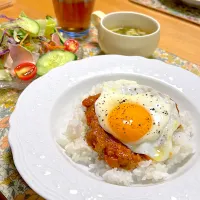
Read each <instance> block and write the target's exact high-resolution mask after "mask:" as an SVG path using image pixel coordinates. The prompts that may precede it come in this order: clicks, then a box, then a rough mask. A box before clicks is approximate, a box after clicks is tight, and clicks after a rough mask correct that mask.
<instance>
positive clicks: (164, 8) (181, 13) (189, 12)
mask: <svg viewBox="0 0 200 200" xmlns="http://www.w3.org/2000/svg"><path fill="white" fill-rule="evenodd" d="M129 1H132V2H135V3H138V4H140V5H143V6H147V7H149V8H152V9H155V10H159V11H161V12H165V13H167V14H170V15H174V16H176V17H179V18H182V19H185V20H187V21H190V22H193V23H196V24H199V25H200V8H199V9H198V8H193V7H191V6H188V5H186V4H184V3H182V2H181V0H129Z"/></svg>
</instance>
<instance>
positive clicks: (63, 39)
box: [55, 28, 65, 44]
mask: <svg viewBox="0 0 200 200" xmlns="http://www.w3.org/2000/svg"><path fill="white" fill-rule="evenodd" d="M55 31H56V33H57V34H58V36H59V38H60V41H61V42H62V43H63V44H64V43H65V38H63V36H62V35H61V33H59V31H58V29H57V28H55Z"/></svg>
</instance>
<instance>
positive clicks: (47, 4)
mask: <svg viewBox="0 0 200 200" xmlns="http://www.w3.org/2000/svg"><path fill="white" fill-rule="evenodd" d="M95 10H102V11H103V12H105V13H109V12H113V11H122V10H123V11H136V12H141V13H144V14H147V15H150V16H152V17H154V18H155V19H157V20H158V21H159V22H160V24H161V39H160V44H159V47H160V48H163V49H165V50H167V51H169V52H171V53H174V54H176V55H178V56H180V57H182V58H184V59H186V60H189V61H191V62H194V63H196V64H200V55H199V52H200V26H198V25H195V24H192V23H190V22H187V21H184V20H182V19H178V18H176V17H173V16H171V15H167V14H164V13H160V12H158V11H154V10H151V9H149V8H146V7H143V6H140V5H137V4H135V3H131V2H129V1H128V0H96V4H95ZM21 11H24V12H25V13H26V14H27V15H28V16H30V17H33V18H42V17H45V16H46V15H47V14H48V15H52V16H55V14H54V10H53V5H52V2H51V0H40V1H35V0H16V2H15V4H14V6H12V7H10V8H7V9H4V10H2V11H1V13H2V14H6V15H8V16H10V17H17V16H18V15H19V13H20V12H21Z"/></svg>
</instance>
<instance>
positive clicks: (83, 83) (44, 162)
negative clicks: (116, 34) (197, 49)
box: [8, 55, 200, 200]
mask: <svg viewBox="0 0 200 200" xmlns="http://www.w3.org/2000/svg"><path fill="white" fill-rule="evenodd" d="M117 79H129V80H136V81H138V82H140V83H143V84H146V85H148V86H150V87H154V88H155V89H157V90H159V91H161V92H165V93H167V94H168V95H170V96H171V97H172V98H173V99H174V100H175V101H176V102H177V103H178V104H179V106H180V109H187V110H188V111H189V112H190V113H191V114H192V120H193V123H194V126H195V133H198V132H199V131H200V127H199V122H198V119H199V117H200V106H199V101H200V90H199V85H200V79H199V77H197V76H196V75H194V74H192V73H190V72H188V71H186V70H184V69H181V68H178V67H175V66H171V65H168V64H165V63H163V62H161V61H157V60H153V59H145V58H142V57H126V56H117V55H107V56H106V55H105V56H97V57H91V58H86V59H83V60H80V61H73V62H70V63H67V64H65V65H63V66H62V67H59V68H55V69H52V70H51V71H50V72H49V73H47V74H46V75H44V76H42V77H41V78H39V79H37V80H35V81H33V83H31V84H30V85H29V86H28V87H27V88H26V89H25V90H24V91H23V93H22V94H21V96H20V97H19V100H18V102H17V105H16V108H15V111H14V112H13V114H12V116H11V118H10V131H9V136H8V138H9V143H10V145H11V149H12V152H13V158H14V162H15V165H16V167H17V170H18V171H19V173H20V174H21V176H22V177H23V179H24V180H25V181H26V182H27V183H28V185H29V186H30V187H31V188H32V189H33V190H35V191H36V192H37V193H38V194H39V195H41V196H42V197H44V198H45V199H49V200H51V199H52V200H55V199H57V200H83V199H84V200H122V199H126V200H133V199H134V200H160V199H162V200H179V199H181V200H188V199H190V200H196V199H199V198H200V195H199V184H200V174H199V173H198V171H199V168H200V158H199V155H200V154H199V153H200V147H199V145H197V144H198V143H199V141H200V136H199V134H195V135H194V143H195V150H196V152H195V154H194V156H192V158H191V159H190V160H189V161H188V162H187V164H186V165H184V166H183V167H182V168H181V170H178V171H177V172H175V173H174V175H173V176H171V177H170V179H169V180H167V181H165V182H161V183H157V184H153V183H152V184H149V185H142V184H140V185H136V186H131V187H125V186H118V185H112V184H109V183H106V182H104V181H101V180H99V179H97V178H94V177H93V176H92V175H91V174H90V173H86V172H85V170H84V169H83V168H82V167H80V166H79V165H78V164H75V163H73V162H72V161H71V159H69V157H68V156H67V155H65V154H64V152H63V150H62V149H61V148H60V147H59V145H58V144H57V139H58V137H59V135H60V134H62V133H63V132H65V129H66V126H67V123H68V121H69V119H70V117H71V115H72V114H73V107H74V104H75V102H76V101H77V100H79V98H80V95H84V94H85V93H86V92H87V91H88V90H90V89H91V88H92V86H93V85H95V84H98V83H102V82H104V81H109V80H117ZM185 80H187V81H185Z"/></svg>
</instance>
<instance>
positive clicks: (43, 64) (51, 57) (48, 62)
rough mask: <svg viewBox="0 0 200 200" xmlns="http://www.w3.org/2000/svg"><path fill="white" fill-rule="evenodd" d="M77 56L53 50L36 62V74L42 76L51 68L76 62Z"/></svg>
mask: <svg viewBox="0 0 200 200" xmlns="http://www.w3.org/2000/svg"><path fill="white" fill-rule="evenodd" d="M76 59H77V56H76V55H75V54H73V53H71V52H69V51H64V50H54V51H50V52H48V53H46V54H44V55H42V56H41V57H40V58H39V59H38V61H37V64H36V66H37V74H38V75H40V76H42V75H44V74H46V73H47V72H48V71H50V70H51V69H53V68H56V67H59V66H61V65H64V64H65V63H67V62H70V61H72V60H76Z"/></svg>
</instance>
